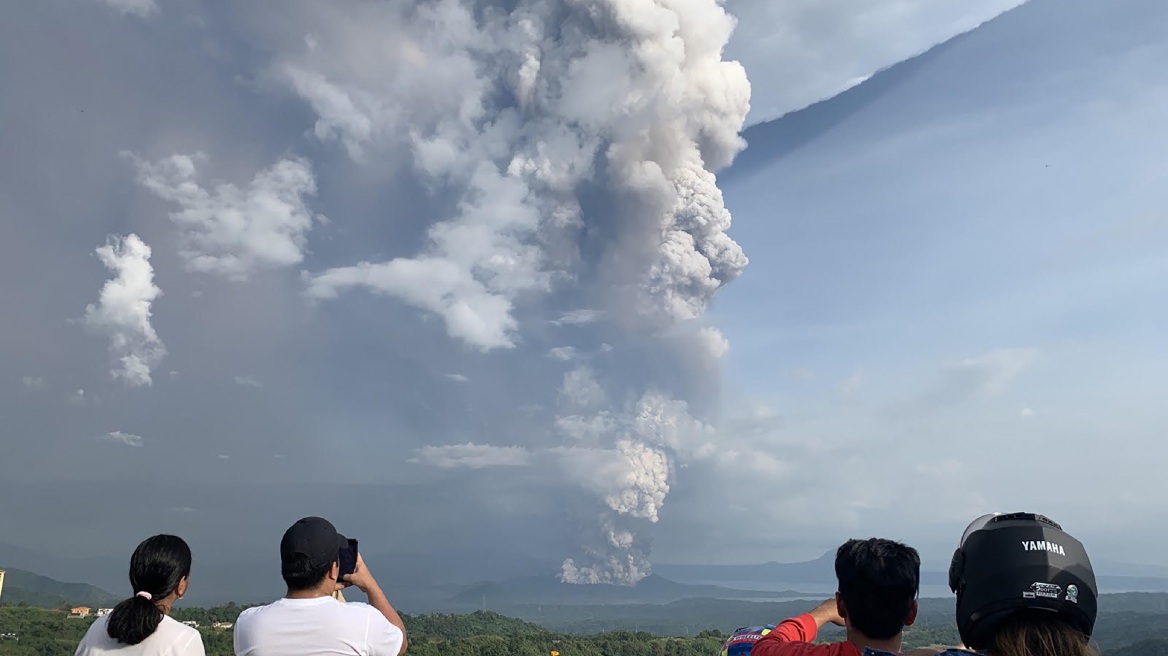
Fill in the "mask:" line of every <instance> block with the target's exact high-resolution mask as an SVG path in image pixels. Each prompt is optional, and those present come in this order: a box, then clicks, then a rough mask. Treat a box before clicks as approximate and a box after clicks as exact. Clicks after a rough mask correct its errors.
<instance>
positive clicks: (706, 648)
mask: <svg viewBox="0 0 1168 656" xmlns="http://www.w3.org/2000/svg"><path fill="white" fill-rule="evenodd" d="M242 609H243V607H242V606H221V607H218V608H206V609H204V608H196V609H185V610H178V611H176V612H175V614H174V615H175V618H176V619H179V620H184V621H196V622H198V623H199V627H198V629H199V632H200V633H201V634H202V638H203V644H204V645H205V648H206V653H207V655H208V656H232V653H233V652H232V644H231V639H232V629H231V628H215V626H213V624H214V623H215V622H233V621H234V620H235V619H236V618H237V617H238V615H239V612H240V611H241V610H242ZM1117 616H1122V617H1117ZM403 619H404V620H405V622H406V628H407V629H408V630H409V632H410V649H409V653H410V654H413V655H417V656H548V654H549V653H551V652H552V651H558V652H559V653H560V654H561V655H562V656H716V655H717V654H718V652H719V651H720V649H721V645H722V642H723V641H724V640H725V638H726V637H727V632H726V631H719V630H714V629H709V630H705V631H700V632H698V633H696V634H692V635H690V636H688V637H667V636H661V635H656V634H652V633H648V632H633V631H607V632H603V633H593V634H570V633H559V632H555V631H551V630H549V629H546V628H544V627H541V626H539V625H537V624H533V623H530V622H524V621H521V620H516V619H514V618H510V617H505V616H502V615H498V614H496V613H491V612H486V611H478V612H475V613H470V614H467V615H405V616H403ZM1117 619H1122V620H1124V621H1119V622H1117V621H1116V620H1117ZM93 620H94V618H92V617H90V618H86V619H70V618H69V617H68V613H66V612H64V611H61V610H49V609H42V608H33V607H29V606H4V607H0V656H57V655H59V656H71V655H72V654H73V652H74V650H75V649H76V647H77V643H78V641H80V639H81V636H82V635H83V634H84V633H85V631H86V629H87V628H88V627H89V625H90V624H91V623H92V622H93ZM1097 626H1098V630H1097V632H1096V638H1097V642H1098V643H1099V645H1100V646H1101V647H1102V648H1103V650H1104V652H1103V654H1104V656H1137V655H1138V656H1168V614H1159V613H1134V612H1130V611H1124V612H1122V613H1118V614H1104V615H1101V616H1100V622H1099V624H1098V625H1097ZM1125 627H1126V630H1128V632H1125ZM839 637H841V636H839V635H838V633H833V632H826V633H825V635H824V636H823V640H825V641H831V640H835V639H838V638H839ZM955 641H956V630H955V629H954V627H952V626H951V625H944V626H937V625H932V626H918V627H914V628H913V629H911V630H910V631H908V632H907V633H906V636H905V644H906V648H912V647H919V646H926V645H937V644H953V643H954V642H955Z"/></svg>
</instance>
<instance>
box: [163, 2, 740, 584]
mask: <svg viewBox="0 0 1168 656" xmlns="http://www.w3.org/2000/svg"><path fill="white" fill-rule="evenodd" d="M316 11H325V9H322V8H321V7H320V6H316V5H313V6H308V9H306V10H305V15H304V16H302V17H301V18H302V19H303V22H302V25H303V26H304V29H305V30H306V31H307V32H308V34H306V36H305V38H304V39H303V41H302V42H301V43H299V44H297V45H296V46H294V47H291V48H281V49H280V50H281V52H283V54H278V55H277V56H276V57H274V59H273V61H272V62H271V65H270V67H269V68H268V70H267V76H266V78H265V80H264V82H265V83H266V84H267V85H269V88H276V89H281V90H283V91H285V92H288V93H291V94H294V95H295V96H297V97H299V98H300V99H302V100H303V101H304V102H305V103H306V104H307V105H308V106H310V107H311V108H312V110H313V111H314V112H315V114H316V119H315V125H314V126H313V129H312V134H313V135H314V136H315V138H317V139H319V140H321V141H323V142H325V143H335V144H337V145H339V146H340V147H342V148H343V149H344V151H345V152H346V153H347V154H348V155H349V157H350V158H351V159H352V160H353V162H354V164H356V165H358V166H361V167H363V168H364V169H365V170H367V171H371V172H373V171H382V175H384V176H385V177H386V178H387V179H388V178H389V177H391V176H395V175H397V174H398V172H400V171H403V170H405V171H408V172H410V173H411V175H412V177H413V178H414V180H415V181H416V182H417V183H418V185H419V186H421V187H423V188H426V189H428V190H429V191H430V192H431V195H432V197H434V198H437V199H442V200H443V201H444V203H436V204H435V205H436V207H437V209H435V210H434V212H435V213H434V214H432V215H427V216H418V217H412V220H413V221H415V222H416V223H424V230H423V231H421V234H422V239H421V241H420V243H419V245H418V247H417V248H416V249H411V250H409V251H408V252H400V251H401V250H403V249H401V248H400V245H395V246H397V247H398V249H399V252H397V253H395V254H394V255H391V256H386V257H384V258H382V259H379V260H376V261H374V260H362V261H354V262H335V263H334V264H335V266H332V267H331V268H326V269H324V270H321V271H309V272H305V273H304V277H305V283H306V295H307V296H308V297H309V298H310V299H312V300H314V301H317V302H319V303H321V304H322V307H326V308H327V306H328V304H329V302H330V300H331V299H336V298H338V297H339V296H341V295H342V294H354V293H360V292H367V293H368V292H372V293H373V294H374V295H384V296H389V297H392V298H394V299H396V300H397V301H399V302H402V303H404V304H406V305H408V306H412V307H414V308H416V309H418V310H420V311H422V312H424V313H426V314H429V315H433V316H435V317H437V318H439V319H440V320H441V321H442V324H443V325H444V326H445V330H446V332H447V334H448V335H449V336H450V338H452V339H453V340H456V341H458V342H461V343H463V344H465V345H466V346H468V347H470V348H471V349H475V350H478V351H483V352H490V351H497V350H498V351H502V352H504V353H515V352H516V350H517V349H519V347H520V346H521V345H523V344H525V343H526V342H525V340H526V339H527V337H528V336H527V334H526V330H527V329H528V327H529V324H528V323H527V322H529V321H530V327H531V329H532V330H538V331H539V334H540V335H544V336H546V331H545V328H546V327H547V326H553V327H555V328H556V329H557V330H559V331H561V333H562V339H561V340H560V343H557V344H551V345H549V346H545V347H542V348H541V349H540V351H539V362H540V363H541V364H540V365H539V366H542V367H545V368H549V369H550V370H551V371H552V372H558V371H564V370H565V369H566V374H564V377H563V384H562V386H561V388H560V390H559V393H558V398H557V399H548V401H549V403H550V404H553V405H554V406H555V407H556V408H557V409H556V410H555V411H554V412H553V414H554V416H553V417H551V418H550V419H551V425H550V426H548V427H547V428H546V429H545V430H544V431H543V437H542V438H540V437H539V436H533V435H530V434H528V435H526V437H525V438H523V439H526V440H527V441H528V442H529V443H530V442H538V441H539V440H540V439H542V440H543V441H544V442H545V443H543V444H536V445H534V446H533V448H531V450H530V451H527V450H524V451H500V450H499V449H500V447H497V446H491V447H484V446H478V445H476V444H473V443H470V444H463V445H446V446H440V445H436V446H434V447H432V448H430V449H429V450H423V451H421V452H419V457H418V458H416V459H415V460H416V461H417V462H418V463H419V464H422V463H430V464H432V465H436V466H439V467H466V466H471V467H482V466H497V465H509V466H522V465H525V464H529V463H534V462H537V461H542V460H548V459H550V460H551V461H552V462H554V463H556V464H557V466H558V467H557V468H558V469H560V470H562V471H563V473H564V474H565V476H564V478H565V479H566V480H574V481H576V482H577V483H578V484H579V485H580V486H582V487H583V488H585V489H586V490H589V491H591V492H593V493H594V494H595V496H596V502H597V504H598V508H597V515H596V517H597V520H596V523H595V525H594V527H593V528H590V529H589V534H590V535H591V536H592V537H593V538H595V539H591V538H590V539H589V540H587V541H586V542H587V544H585V545H584V549H583V550H584V553H583V554H582V556H583V558H582V559H577V558H572V559H569V560H567V561H566V562H565V564H564V571H563V578H564V580H567V581H573V582H614V583H633V582H636V581H637V580H639V579H640V578H642V577H644V576H645V575H647V574H648V572H649V566H648V552H647V540H644V539H641V538H639V537H638V536H639V534H638V533H637V531H638V530H640V528H641V525H642V524H645V523H652V522H655V521H657V518H658V512H659V510H660V509H661V507H662V505H663V504H664V503H665V499H666V496H667V494H668V492H669V485H670V483H669V481H670V478H671V476H672V475H673V471H674V470H675V469H676V467H675V464H676V462H677V461H678V460H679V459H685V458H693V457H703V455H704V454H708V452H709V449H707V448H706V446H705V445H706V440H708V439H710V436H709V435H708V433H709V431H708V430H707V429H706V427H705V425H704V424H703V423H702V422H700V421H699V420H697V419H695V418H694V417H693V416H691V414H690V410H689V406H688V405H687V404H686V403H684V402H682V401H678V400H675V399H674V398H672V397H671V394H677V393H678V391H679V390H678V388H681V389H682V390H685V389H686V386H685V385H680V386H678V385H670V386H668V388H667V387H666V386H655V385H653V381H652V380H635V381H634V380H632V379H630V378H629V377H628V376H622V375H620V374H619V373H617V372H615V371H610V370H611V369H614V368H619V367H620V366H627V364H625V363H621V362H616V363H615V364H614V363H613V362H610V361H597V362H596V363H594V364H592V365H580V364H579V361H581V360H584V359H587V358H588V357H590V355H591V354H597V353H605V352H607V351H608V350H610V349H612V348H613V347H614V346H613V344H614V343H615V344H616V346H617V347H619V346H620V345H621V344H620V343H621V342H622V340H623V341H624V342H625V343H627V344H634V343H646V340H648V342H649V343H652V344H654V346H653V347H652V348H650V349H648V351H653V352H655V353H665V352H668V351H669V350H670V348H683V347H684V348H685V349H687V350H689V351H692V353H686V355H685V356H684V358H682V357H681V356H680V354H679V355H678V358H677V359H679V360H680V359H686V360H692V361H694V362H699V363H702V364H700V367H707V366H716V364H717V361H718V359H719V358H720V356H721V355H722V353H724V352H725V350H726V342H725V339H724V338H722V336H721V334H720V333H718V332H717V331H716V330H714V329H710V328H707V329H704V330H699V331H696V332H694V331H691V333H690V334H691V335H696V337H692V338H690V339H685V340H677V339H676V331H675V330H674V329H675V328H676V327H678V324H679V323H684V322H690V321H694V320H699V319H700V318H701V317H702V316H703V314H704V312H705V309H706V306H707V303H708V302H709V301H710V299H711V298H712V297H713V295H714V294H715V293H716V292H717V291H718V290H719V289H720V288H721V287H722V286H723V285H725V284H726V283H728V282H730V281H732V280H734V279H735V278H736V277H737V276H738V275H739V274H740V273H741V272H742V270H743V268H744V267H745V266H746V264H747V258H746V256H745V255H744V254H743V252H742V250H741V248H739V246H738V244H736V243H735V242H734V241H733V240H732V239H731V238H730V237H729V236H728V234H727V231H728V229H729V227H730V213H729V212H728V211H727V210H726V208H725V206H724V203H723V199H722V195H721V192H720V191H719V189H718V187H717V183H716V179H715V176H714V173H713V171H715V170H717V169H718V168H720V167H723V166H726V165H727V164H729V163H730V162H731V160H732V159H733V157H734V155H735V154H736V153H737V152H738V151H739V150H740V149H741V148H742V147H743V145H744V144H743V141H742V139H741V138H740V136H739V131H740V130H741V128H742V126H743V122H744V119H745V116H746V113H747V111H748V109H749V98H750V86H749V83H748V82H747V79H746V74H745V71H744V69H743V68H742V67H741V66H740V65H739V64H738V63H737V62H729V61H724V60H723V59H722V55H721V53H722V49H723V47H724V46H725V44H726V42H727V40H728V38H729V36H730V33H731V31H732V30H733V27H734V21H733V19H732V18H731V17H730V16H728V15H727V14H726V13H725V11H724V10H723V9H722V7H721V6H720V4H719V3H718V2H717V0H684V1H683V0H600V1H598V2H592V3H586V4H583V3H578V2H575V1H574V0H519V1H518V2H508V3H498V4H492V3H489V2H488V3H482V2H476V3H472V2H464V1H460V0H437V1H435V2H432V3H423V4H415V3H412V2H405V1H404V0H397V1H391V2H381V3H371V2H365V3H360V2H359V3H352V4H350V5H347V11H346V12H345V15H344V16H343V17H338V16H337V13H336V12H335V11H333V10H332V9H331V8H329V9H327V11H329V15H328V18H329V20H323V19H321V20H315V19H314V15H313V12H316ZM186 188H187V187H186V186H185V185H184V186H181V187H175V186H174V185H163V189H164V190H167V189H186ZM172 193H173V192H172ZM288 259H289V260H290V259H291V258H288ZM667 333H670V334H671V337H668V338H667V337H665V335H666V334H667ZM601 336H603V339H599V338H600V337H601ZM669 340H674V342H670V341H669ZM566 342H570V343H566ZM670 344H675V346H670ZM549 348H551V351H550V353H549ZM644 352H647V351H644ZM549 354H550V355H551V357H548V355H549ZM614 360H615V359H614ZM682 370H683V371H685V369H684V367H683V368H682ZM689 373H690V374H692V373H693V371H692V370H689ZM645 375H646V376H650V377H651V375H652V374H651V372H645ZM601 381H603V382H601ZM670 382H676V381H670ZM666 389H668V391H665V390H666ZM530 401H531V400H530V399H523V400H518V401H517V405H520V404H523V403H529V402H530ZM535 432H536V433H538V432H539V431H535ZM529 433H530V431H529ZM484 439H489V440H491V441H494V440H495V439H497V436H493V435H492V436H484ZM517 439H518V438H517ZM526 446H532V445H530V444H529V445H526ZM529 456H530V460H529ZM593 529H595V530H593Z"/></svg>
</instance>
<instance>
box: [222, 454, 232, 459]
mask: <svg viewBox="0 0 1168 656" xmlns="http://www.w3.org/2000/svg"><path fill="white" fill-rule="evenodd" d="M219 459H220V460H230V459H231V456H229V455H226V454H224V453H220V454H219Z"/></svg>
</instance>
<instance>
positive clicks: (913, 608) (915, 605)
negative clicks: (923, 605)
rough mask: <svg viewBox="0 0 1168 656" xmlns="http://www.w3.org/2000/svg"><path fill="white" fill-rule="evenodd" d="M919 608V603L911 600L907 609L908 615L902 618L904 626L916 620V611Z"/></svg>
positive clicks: (910, 624)
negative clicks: (910, 604)
mask: <svg viewBox="0 0 1168 656" xmlns="http://www.w3.org/2000/svg"><path fill="white" fill-rule="evenodd" d="M919 609H920V605H919V604H918V603H917V602H916V600H913V602H912V606H911V607H910V608H909V609H908V617H906V618H904V625H905V626H912V625H913V622H916V621H917V611H918V610H919Z"/></svg>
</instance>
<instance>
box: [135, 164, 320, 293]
mask: <svg viewBox="0 0 1168 656" xmlns="http://www.w3.org/2000/svg"><path fill="white" fill-rule="evenodd" d="M130 157H131V159H133V161H134V162H135V164H136V166H137V169H138V182H139V183H140V184H142V185H143V186H144V187H146V188H147V189H149V190H150V191H151V192H153V193H154V194H155V195H156V196H158V197H159V198H162V199H163V200H167V201H170V202H172V203H175V204H177V205H178V206H179V207H180V208H182V209H181V210H179V211H177V212H171V213H170V219H171V221H173V222H174V223H175V225H177V226H178V227H179V228H181V229H182V231H183V234H182V239H183V250H182V251H181V253H180V254H181V255H182V257H183V258H184V259H185V260H186V263H187V267H188V268H189V269H190V270H192V271H198V272H202V273H211V274H216V275H221V276H224V277H226V278H229V279H233V280H243V279H246V278H247V277H248V276H249V275H251V274H252V273H255V272H257V271H260V270H264V269H275V268H280V267H288V266H293V265H296V264H299V263H300V262H301V261H302V260H303V259H304V251H305V249H306V248H307V233H308V232H309V231H310V230H311V229H312V226H313V222H314V221H319V222H324V221H325V219H324V217H323V216H318V215H316V214H314V213H313V211H312V210H311V209H309V208H308V206H307V205H306V203H305V198H306V197H307V196H312V195H315V194H316V180H315V178H314V177H313V172H312V166H311V165H310V164H309V162H308V160H306V159H303V158H289V159H283V160H280V161H279V162H276V163H275V164H274V165H272V167H271V168H268V169H265V170H263V171H260V172H259V173H257V174H256V175H255V178H253V179H252V181H251V182H250V183H249V184H248V186H247V187H246V188H244V189H240V188H239V187H236V186H235V185H234V184H230V183H226V182H224V183H218V184H216V185H215V186H214V187H213V188H205V187H203V186H201V185H200V184H199V182H198V171H197V170H196V161H202V160H205V157H204V156H203V155H201V154H197V155H195V156H187V155H172V156H170V157H167V158H165V159H163V160H161V161H159V162H157V163H150V162H145V161H143V160H141V159H140V158H138V157H136V156H133V155H130Z"/></svg>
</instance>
